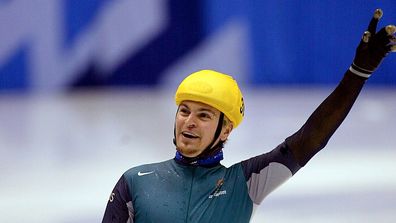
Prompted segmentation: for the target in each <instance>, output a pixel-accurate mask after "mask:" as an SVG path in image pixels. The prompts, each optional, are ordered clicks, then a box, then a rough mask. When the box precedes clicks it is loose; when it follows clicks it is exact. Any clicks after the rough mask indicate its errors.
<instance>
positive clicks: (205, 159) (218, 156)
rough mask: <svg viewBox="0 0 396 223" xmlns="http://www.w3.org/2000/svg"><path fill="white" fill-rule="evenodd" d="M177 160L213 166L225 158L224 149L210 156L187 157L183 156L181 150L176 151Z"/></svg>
mask: <svg viewBox="0 0 396 223" xmlns="http://www.w3.org/2000/svg"><path fill="white" fill-rule="evenodd" d="M174 159H175V160H176V162H178V163H181V164H183V165H188V166H202V167H213V166H217V165H218V164H220V161H221V160H222V159H223V150H222V149H220V150H218V151H217V152H216V153H213V154H211V155H208V156H202V157H200V156H198V157H192V158H191V157H186V156H183V155H182V154H181V153H180V152H179V151H176V155H175V158H174Z"/></svg>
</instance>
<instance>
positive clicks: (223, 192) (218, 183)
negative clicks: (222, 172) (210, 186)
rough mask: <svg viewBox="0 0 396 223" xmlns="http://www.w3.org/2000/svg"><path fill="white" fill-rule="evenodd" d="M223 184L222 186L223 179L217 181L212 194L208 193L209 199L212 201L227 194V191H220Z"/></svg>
mask: <svg viewBox="0 0 396 223" xmlns="http://www.w3.org/2000/svg"><path fill="white" fill-rule="evenodd" d="M223 184H224V179H223V178H221V179H219V180H218V181H217V183H216V188H215V189H214V190H213V192H212V193H210V195H209V199H212V198H214V197H218V196H221V195H226V194H227V191H226V190H221V186H223Z"/></svg>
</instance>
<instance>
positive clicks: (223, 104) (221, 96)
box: [175, 70, 245, 128]
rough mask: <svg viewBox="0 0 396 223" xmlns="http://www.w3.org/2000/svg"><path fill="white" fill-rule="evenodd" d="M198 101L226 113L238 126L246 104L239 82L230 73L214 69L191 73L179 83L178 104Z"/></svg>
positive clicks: (176, 97)
mask: <svg viewBox="0 0 396 223" xmlns="http://www.w3.org/2000/svg"><path fill="white" fill-rule="evenodd" d="M187 100H190V101H198V102H202V103H205V104H208V105H210V106H212V107H214V108H216V109H217V110H219V111H221V112H223V113H224V115H225V116H226V117H227V118H228V119H230V121H231V122H232V124H233V125H234V128H236V127H237V126H238V125H239V124H240V123H241V122H242V119H243V116H244V112H245V105H244V102H243V97H242V92H241V91H240V90H239V87H238V84H237V82H236V81H235V80H234V79H233V78H232V77H231V76H229V75H226V74H222V73H219V72H217V71H213V70H201V71H198V72H195V73H192V74H190V75H189V76H188V77H186V78H185V79H184V80H183V81H182V82H181V83H180V85H179V87H178V89H177V91H176V94H175V101H176V105H180V103H181V102H182V101H187Z"/></svg>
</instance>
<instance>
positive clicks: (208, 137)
mask: <svg viewBox="0 0 396 223" xmlns="http://www.w3.org/2000/svg"><path fill="white" fill-rule="evenodd" d="M219 118H220V111H219V110H217V109H215V108H213V107H212V106H209V105H207V104H204V103H200V102H195V101H183V102H182V103H181V104H180V105H179V108H178V111H177V114H176V120H175V126H176V127H175V131H176V132H175V137H176V138H175V139H176V144H177V147H178V148H177V149H178V151H179V152H180V153H181V154H183V155H184V156H186V157H196V156H198V155H199V154H201V153H202V152H203V151H204V150H205V149H206V147H207V146H209V144H210V143H211V142H212V140H213V138H214V135H215V132H216V129H217V125H218V122H219ZM231 130H232V124H231V123H230V122H229V121H228V122H227V124H226V125H223V128H222V131H221V133H220V136H219V138H218V139H217V140H216V142H215V143H214V144H213V145H216V144H217V143H218V141H219V140H222V141H225V140H226V139H227V137H228V135H229V134H230V132H231Z"/></svg>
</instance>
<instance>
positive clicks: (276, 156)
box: [103, 9, 396, 223]
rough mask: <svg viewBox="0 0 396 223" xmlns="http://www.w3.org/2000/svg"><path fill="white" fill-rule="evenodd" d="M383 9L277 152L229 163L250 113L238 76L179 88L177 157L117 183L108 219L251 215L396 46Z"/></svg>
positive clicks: (322, 141) (197, 80)
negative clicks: (231, 145)
mask: <svg viewBox="0 0 396 223" xmlns="http://www.w3.org/2000/svg"><path fill="white" fill-rule="evenodd" d="M381 17H382V11H381V10H379V9H377V10H376V11H375V13H374V16H373V18H372V19H371V21H370V24H369V27H368V30H367V31H366V32H365V33H364V34H363V37H362V40H361V41H360V44H359V46H358V48H357V50H356V55H355V58H354V61H353V63H352V65H351V66H350V68H349V69H348V70H347V71H346V73H345V75H344V77H343V79H342V80H341V82H340V83H339V85H338V86H337V87H336V89H335V90H334V91H333V92H332V93H331V94H330V95H329V96H328V97H327V98H326V99H325V100H324V101H323V102H322V103H321V104H320V105H319V107H318V108H317V109H316V110H315V111H314V112H313V114H312V115H311V116H310V117H309V119H308V120H307V122H306V123H305V124H304V125H303V126H302V127H301V129H300V130H298V131H297V132H296V133H294V134H293V135H292V136H290V137H288V138H286V140H285V141H284V142H282V143H281V144H280V145H279V146H277V147H276V148H275V149H273V150H272V151H270V152H269V153H266V154H262V155H259V156H257V157H253V158H251V159H248V160H245V161H242V162H240V163H237V164H234V165H232V166H231V167H229V168H226V167H224V166H222V165H221V164H220V161H221V160H222V159H223V150H222V149H223V146H224V143H225V142H226V140H227V138H228V136H229V135H230V133H231V132H232V130H233V129H235V128H237V127H238V125H239V124H240V123H241V121H242V119H243V115H244V109H245V107H244V102H243V97H242V93H241V91H240V90H239V88H238V85H237V83H236V81H235V80H234V79H233V78H232V77H230V76H228V75H225V74H221V73H219V72H216V71H211V70H202V71H198V72H196V73H193V74H191V75H190V76H188V77H187V78H186V79H184V80H183V82H182V83H181V84H180V86H179V87H178V89H177V91H176V94H175V101H176V104H177V105H178V109H177V113H176V118H175V126H174V144H175V146H176V156H175V157H174V159H171V160H167V161H164V162H160V163H155V164H147V165H142V166H138V167H134V168H131V169H129V170H128V171H126V172H125V173H124V174H123V175H122V177H121V178H120V180H119V181H118V182H117V184H116V186H115V188H114V190H113V192H112V194H111V196H110V199H109V201H108V204H107V208H106V211H105V215H104V218H103V222H106V223H107V222H205V223H207V222H227V223H230V222H238V223H240V222H249V220H250V218H251V215H252V212H253V208H254V206H255V205H258V204H260V203H261V202H262V200H263V199H264V198H265V197H266V196H267V195H268V194H269V193H271V192H272V191H273V190H274V189H275V188H276V187H277V186H279V185H280V184H282V183H283V182H285V181H286V180H287V179H289V178H290V177H291V176H293V174H295V173H296V172H297V171H298V170H299V169H300V168H301V167H303V166H304V165H305V164H306V163H307V162H308V161H309V160H310V159H311V158H312V157H313V156H314V155H315V154H316V153H317V152H318V151H320V150H321V149H322V148H323V147H324V146H325V145H326V143H327V142H328V140H329V138H330V137H331V136H332V134H333V133H334V132H335V130H336V129H337V128H338V126H339V125H340V124H341V122H342V121H343V120H344V118H345V117H346V115H347V114H348V112H349V110H350V109H351V107H352V105H353V103H354V101H355V100H356V98H357V96H358V95H359V92H360V90H361V89H362V87H363V85H364V83H365V82H366V80H367V79H368V78H369V77H370V75H371V74H372V73H373V72H374V71H375V70H376V68H377V67H378V66H379V64H380V63H381V61H382V59H383V58H384V57H385V56H386V55H388V53H389V52H392V51H396V46H395V39H396V38H395V36H394V34H395V32H396V27H395V26H394V25H389V26H386V27H384V28H382V29H381V30H380V31H379V32H378V33H376V27H377V23H378V20H379V19H380V18H381Z"/></svg>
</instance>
